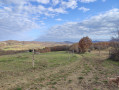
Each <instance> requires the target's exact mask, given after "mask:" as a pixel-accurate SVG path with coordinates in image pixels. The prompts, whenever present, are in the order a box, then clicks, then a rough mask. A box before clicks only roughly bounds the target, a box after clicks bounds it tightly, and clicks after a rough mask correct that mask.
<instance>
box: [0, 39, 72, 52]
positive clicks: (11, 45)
mask: <svg viewBox="0 0 119 90" xmlns="http://www.w3.org/2000/svg"><path fill="white" fill-rule="evenodd" d="M58 45H70V43H65V42H39V41H16V40H8V41H1V42H0V49H2V50H27V49H32V48H44V47H51V46H58Z"/></svg>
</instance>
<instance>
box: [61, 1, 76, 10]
mask: <svg viewBox="0 0 119 90" xmlns="http://www.w3.org/2000/svg"><path fill="white" fill-rule="evenodd" d="M61 4H62V7H64V8H71V9H75V8H76V7H77V0H69V1H68V2H65V1H62V2H61Z"/></svg>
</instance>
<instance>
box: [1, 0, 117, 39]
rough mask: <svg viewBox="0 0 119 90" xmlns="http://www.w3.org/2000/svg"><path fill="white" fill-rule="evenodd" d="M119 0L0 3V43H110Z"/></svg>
mask: <svg viewBox="0 0 119 90" xmlns="http://www.w3.org/2000/svg"><path fill="white" fill-rule="evenodd" d="M118 26H119V0H0V41H3V40H21V41H30V40H38V41H79V40H80V39H81V38H82V37H84V36H89V37H90V38H91V39H92V40H101V41H102V40H103V41H105V40H109V39H110V38H111V37H112V31H114V30H117V27H118Z"/></svg>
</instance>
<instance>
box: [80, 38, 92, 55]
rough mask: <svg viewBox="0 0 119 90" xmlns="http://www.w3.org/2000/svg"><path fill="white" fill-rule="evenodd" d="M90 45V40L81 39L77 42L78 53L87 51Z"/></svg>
mask: <svg viewBox="0 0 119 90" xmlns="http://www.w3.org/2000/svg"><path fill="white" fill-rule="evenodd" d="M91 45H92V40H91V39H90V38H89V37H83V38H82V39H81V40H80V41H79V48H80V51H79V52H80V53H84V52H86V51H87V49H88V48H89V47H90V46H91Z"/></svg>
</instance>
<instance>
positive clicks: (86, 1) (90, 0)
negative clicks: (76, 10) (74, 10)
mask: <svg viewBox="0 0 119 90" xmlns="http://www.w3.org/2000/svg"><path fill="white" fill-rule="evenodd" d="M79 1H80V2H83V3H90V2H95V1H96V0H79Z"/></svg>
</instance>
